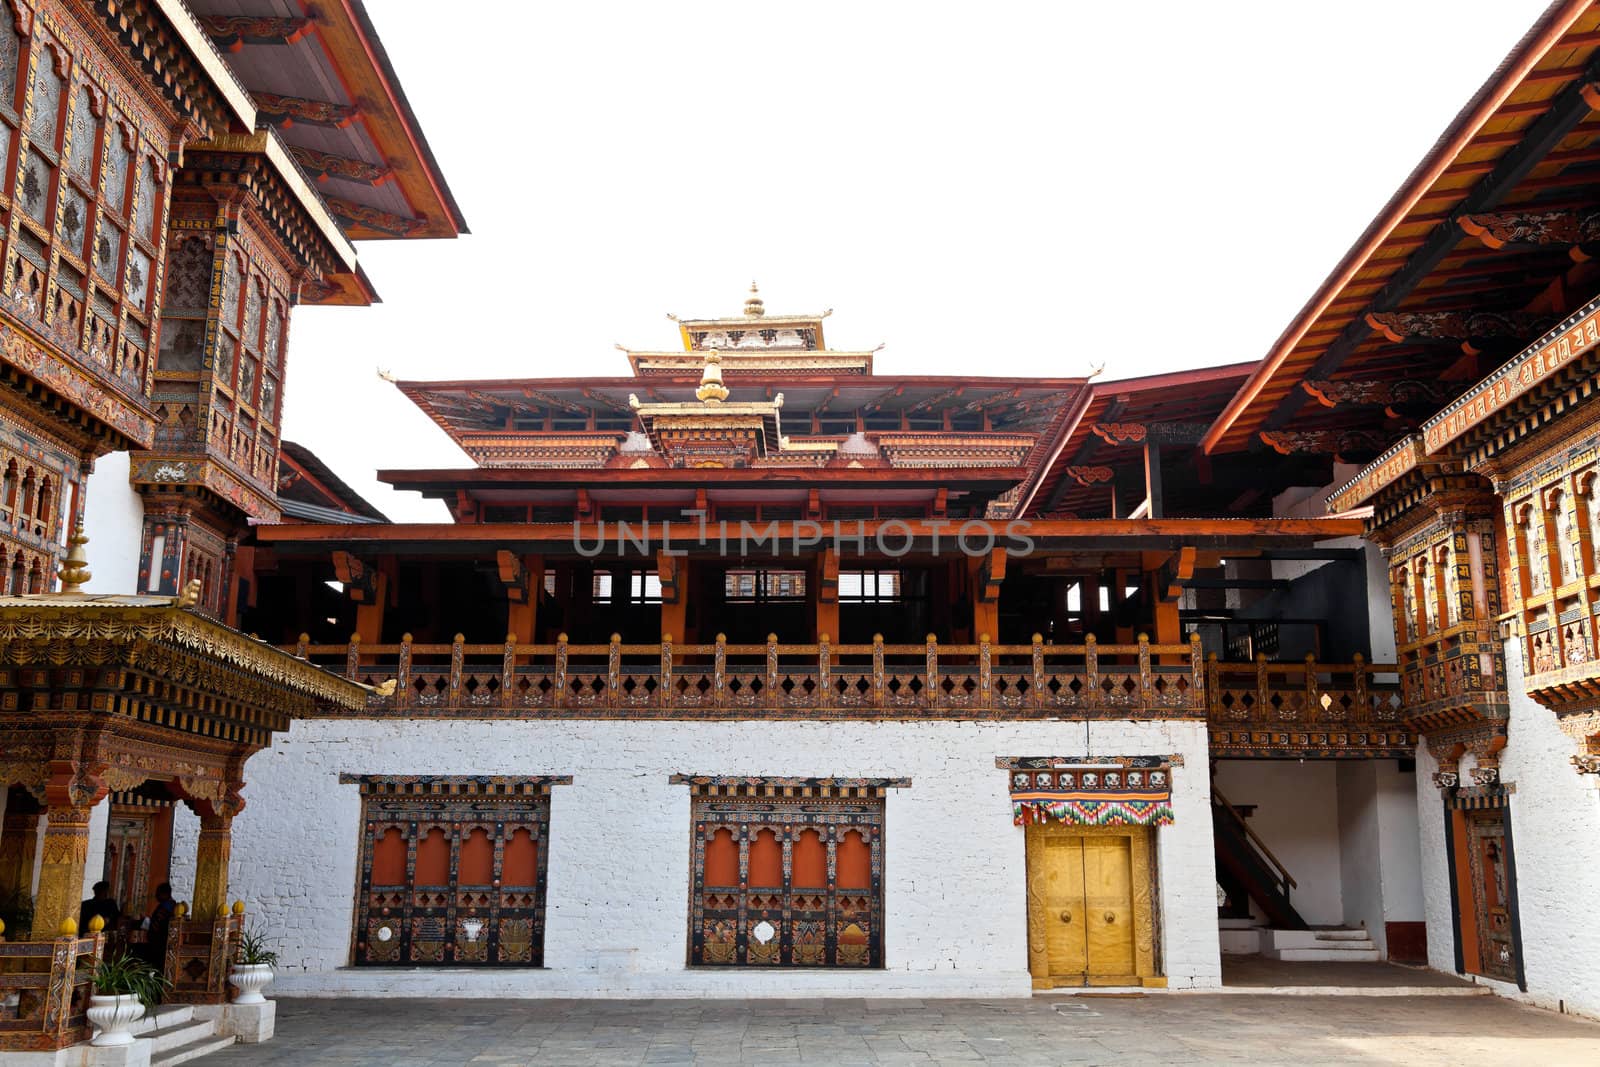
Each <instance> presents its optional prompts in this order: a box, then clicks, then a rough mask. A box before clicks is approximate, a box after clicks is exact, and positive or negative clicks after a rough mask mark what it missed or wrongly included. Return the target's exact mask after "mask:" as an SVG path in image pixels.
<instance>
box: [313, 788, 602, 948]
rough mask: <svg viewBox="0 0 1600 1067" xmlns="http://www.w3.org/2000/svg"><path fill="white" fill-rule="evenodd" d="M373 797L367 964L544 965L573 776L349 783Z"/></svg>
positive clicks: (367, 823) (366, 881)
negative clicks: (554, 848) (558, 813)
mask: <svg viewBox="0 0 1600 1067" xmlns="http://www.w3.org/2000/svg"><path fill="white" fill-rule="evenodd" d="M339 780H340V782H342V783H345V784H347V785H349V784H354V785H359V786H360V787H361V807H362V810H361V824H362V831H361V867H360V886H359V889H358V897H357V901H356V916H355V953H354V960H355V963H356V964H358V965H391V966H408V967H410V966H430V965H431V966H447V967H462V966H491V967H492V966H503V967H542V966H543V965H544V915H545V868H546V853H547V851H548V850H547V848H546V843H547V842H548V840H549V836H550V787H551V786H553V785H564V784H568V783H570V782H571V781H572V779H571V778H570V777H554V776H541V777H524V778H519V777H509V776H507V777H496V776H487V775H485V776H473V777H433V776H379V775H341V776H340V778H339Z"/></svg>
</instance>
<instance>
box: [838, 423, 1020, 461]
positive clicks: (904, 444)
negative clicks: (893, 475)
mask: <svg viewBox="0 0 1600 1067" xmlns="http://www.w3.org/2000/svg"><path fill="white" fill-rule="evenodd" d="M867 436H868V439H869V440H872V441H873V442H874V443H875V444H876V445H877V446H878V449H879V450H880V451H881V452H882V453H883V455H884V456H886V457H887V458H888V460H889V463H890V465H891V466H894V467H918V468H920V467H941V468H944V467H1016V466H1020V465H1021V464H1022V462H1023V461H1024V460H1025V459H1027V457H1028V453H1029V452H1030V451H1032V449H1033V446H1034V442H1035V441H1037V440H1038V438H1037V436H1036V435H1034V434H1031V433H932V432H928V433H917V432H896V431H888V430H886V431H882V432H878V433H873V434H868V435H867Z"/></svg>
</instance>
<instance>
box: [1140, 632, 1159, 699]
mask: <svg viewBox="0 0 1600 1067" xmlns="http://www.w3.org/2000/svg"><path fill="white" fill-rule="evenodd" d="M1139 704H1140V705H1141V706H1142V707H1143V708H1144V709H1145V710H1147V711H1148V710H1149V709H1151V708H1153V707H1155V706H1156V679H1155V675H1154V673H1152V671H1151V669H1150V635H1149V634H1140V635H1139Z"/></svg>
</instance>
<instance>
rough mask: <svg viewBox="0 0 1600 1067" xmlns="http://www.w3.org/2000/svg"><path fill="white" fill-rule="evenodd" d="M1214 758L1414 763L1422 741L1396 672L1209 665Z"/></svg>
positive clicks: (1313, 665) (1358, 666)
mask: <svg viewBox="0 0 1600 1067" xmlns="http://www.w3.org/2000/svg"><path fill="white" fill-rule="evenodd" d="M1206 696H1207V721H1208V722H1209V723H1210V727H1211V753H1212V755H1214V756H1242V757H1254V758H1268V759H1270V758H1308V757H1343V756H1365V757H1370V758H1399V757H1410V756H1413V755H1414V754H1415V752H1416V744H1417V739H1416V736H1415V734H1413V733H1412V732H1411V730H1410V728H1409V727H1408V726H1407V724H1406V719H1407V714H1406V704H1405V701H1404V699H1403V697H1402V695H1401V685H1400V677H1399V675H1398V673H1397V668H1396V667H1395V665H1394V664H1392V663H1388V664H1379V663H1368V662H1366V661H1365V660H1364V659H1362V658H1361V657H1360V656H1359V655H1358V656H1356V657H1355V661H1354V662H1352V663H1319V662H1318V661H1317V659H1316V657H1314V656H1307V657H1306V658H1305V659H1304V660H1301V661H1299V662H1290V663H1273V662H1269V661H1268V660H1267V658H1266V657H1265V656H1260V657H1257V659H1256V661H1255V662H1254V663H1220V662H1218V660H1217V658H1216V657H1215V656H1211V657H1210V658H1209V659H1208V660H1207V662H1206Z"/></svg>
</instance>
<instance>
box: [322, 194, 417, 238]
mask: <svg viewBox="0 0 1600 1067" xmlns="http://www.w3.org/2000/svg"><path fill="white" fill-rule="evenodd" d="M323 199H324V200H325V201H327V204H328V210H330V211H332V212H333V213H334V215H335V216H337V217H338V218H340V219H342V220H343V221H345V222H350V223H355V224H356V225H358V226H365V227H366V228H368V229H370V230H376V231H378V232H379V233H387V234H391V235H393V236H395V237H409V236H411V235H412V234H414V233H420V232H421V231H423V230H425V229H427V228H428V220H427V219H426V218H413V217H412V216H410V215H396V214H394V213H393V212H390V211H380V210H379V209H378V208H375V207H372V206H370V205H367V204H358V203H356V202H355V201H354V200H340V199H338V198H336V197H331V196H326V197H323Z"/></svg>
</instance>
